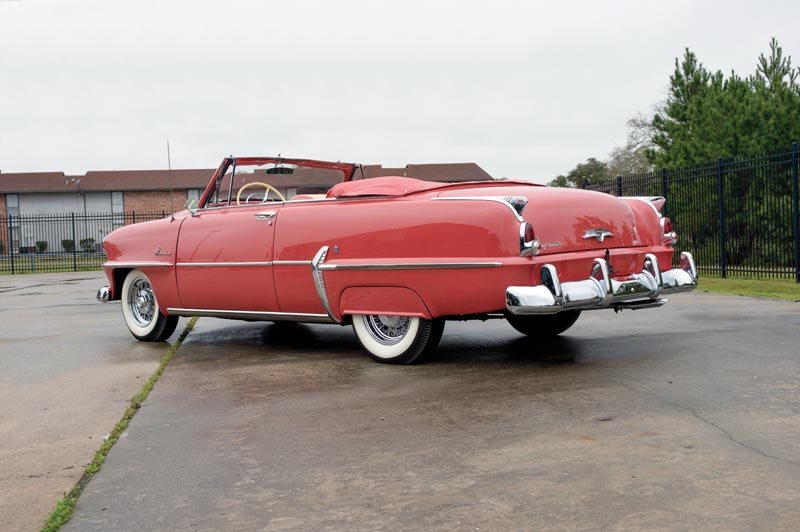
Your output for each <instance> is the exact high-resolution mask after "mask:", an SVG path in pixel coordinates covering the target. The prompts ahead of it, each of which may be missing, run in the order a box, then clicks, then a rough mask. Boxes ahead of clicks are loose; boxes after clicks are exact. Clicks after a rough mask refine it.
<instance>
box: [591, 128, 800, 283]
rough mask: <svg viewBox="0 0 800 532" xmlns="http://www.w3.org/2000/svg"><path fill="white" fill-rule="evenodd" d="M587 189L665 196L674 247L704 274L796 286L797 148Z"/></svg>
mask: <svg viewBox="0 0 800 532" xmlns="http://www.w3.org/2000/svg"><path fill="white" fill-rule="evenodd" d="M586 188H589V189H592V190H598V191H601V192H607V193H609V194H614V195H616V196H664V197H665V198H666V199H667V204H666V207H665V211H664V212H665V214H666V215H667V216H669V218H670V219H671V220H672V221H673V223H674V225H675V230H676V232H677V233H678V246H677V247H678V248H680V249H685V250H687V251H692V252H693V253H694V255H695V260H696V261H697V262H698V268H699V269H700V270H701V271H702V272H705V273H713V274H717V275H720V276H722V277H728V276H752V277H785V278H793V279H795V281H796V282H798V283H800V227H799V225H800V222H798V219H799V218H800V206H799V205H798V144H797V143H796V142H795V143H793V144H792V148H791V150H789V151H785V150H784V151H778V152H772V153H768V154H765V155H760V156H757V157H749V158H736V159H718V160H717V161H716V162H714V163H711V164H707V165H704V166H697V167H692V168H676V169H673V170H662V171H658V172H650V173H646V174H639V175H631V176H620V177H617V178H616V179H613V180H611V181H608V182H606V183H602V184H599V185H593V186H589V187H586Z"/></svg>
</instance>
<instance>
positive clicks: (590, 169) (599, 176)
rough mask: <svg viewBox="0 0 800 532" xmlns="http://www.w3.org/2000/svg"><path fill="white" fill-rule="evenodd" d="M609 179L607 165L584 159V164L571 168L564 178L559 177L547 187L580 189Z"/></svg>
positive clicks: (592, 159)
mask: <svg viewBox="0 0 800 532" xmlns="http://www.w3.org/2000/svg"><path fill="white" fill-rule="evenodd" d="M610 177H611V176H610V175H609V173H608V165H606V163H604V162H603V161H598V160H597V159H595V158H594V157H590V158H588V159H586V162H585V163H581V164H579V165H578V166H576V167H575V168H573V169H572V170H571V171H570V173H568V174H567V175H566V176H563V175H560V176H558V177H556V178H555V179H553V180H552V181H550V182H549V183H548V184H547V185H548V186H551V187H565V188H580V187H582V186H591V185H596V184H598V183H603V182H605V181H607V180H608V179H609V178H610Z"/></svg>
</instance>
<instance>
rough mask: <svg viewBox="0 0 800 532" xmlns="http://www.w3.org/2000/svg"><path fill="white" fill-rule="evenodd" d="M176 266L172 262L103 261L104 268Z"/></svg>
mask: <svg viewBox="0 0 800 532" xmlns="http://www.w3.org/2000/svg"><path fill="white" fill-rule="evenodd" d="M166 266H174V264H172V263H171V262H157V261H142V262H115V261H108V262H104V263H103V268H163V267H166Z"/></svg>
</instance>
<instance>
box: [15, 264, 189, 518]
mask: <svg viewBox="0 0 800 532" xmlns="http://www.w3.org/2000/svg"><path fill="white" fill-rule="evenodd" d="M104 279H105V277H104V276H103V274H102V272H79V273H62V274H42V275H13V276H0V529H2V530H38V529H39V528H40V527H41V525H42V524H43V523H44V520H45V518H46V517H47V515H48V514H49V513H50V511H51V510H52V509H53V506H54V505H55V502H56V500H58V499H59V498H61V497H62V496H63V494H64V493H65V492H68V491H69V490H70V489H72V487H73V486H74V485H75V484H76V482H77V481H78V479H80V477H81V475H82V474H83V468H84V466H85V465H86V464H87V463H89V461H91V459H92V456H94V453H95V451H96V450H97V448H98V447H99V446H100V444H101V443H102V440H103V437H105V436H106V435H107V434H108V433H109V431H111V429H112V428H113V427H114V424H115V423H116V422H117V421H118V420H119V419H120V417H122V414H123V412H124V411H125V407H126V406H127V404H128V402H129V401H130V398H131V396H133V395H134V394H135V393H136V392H137V391H139V389H140V388H141V387H142V384H143V383H144V381H145V380H147V378H148V377H149V376H150V374H151V373H153V371H155V369H156V368H157V367H158V360H159V358H160V357H161V356H162V355H163V354H164V352H165V351H166V349H167V346H166V344H142V343H139V342H136V341H135V340H134V339H133V338H132V337H131V335H130V334H129V333H128V331H127V329H125V326H124V324H123V322H122V317H121V313H120V308H119V304H110V305H105V306H104V305H101V304H99V303H98V302H97V300H96V299H95V293H96V292H97V288H98V287H99V286H100V285H101V284H103V283H104ZM176 337H177V336H176Z"/></svg>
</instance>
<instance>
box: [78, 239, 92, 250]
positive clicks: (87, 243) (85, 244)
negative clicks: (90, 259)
mask: <svg viewBox="0 0 800 532" xmlns="http://www.w3.org/2000/svg"><path fill="white" fill-rule="evenodd" d="M80 245H81V249H82V250H83V251H85V252H87V253H88V252H90V251H94V238H81V240H80Z"/></svg>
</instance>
